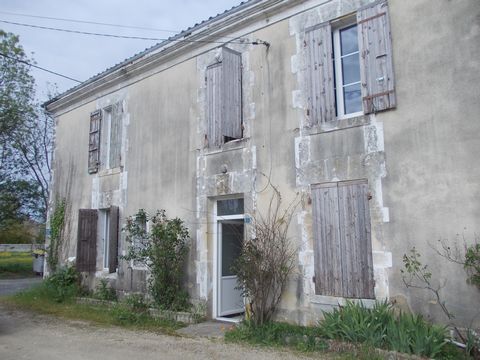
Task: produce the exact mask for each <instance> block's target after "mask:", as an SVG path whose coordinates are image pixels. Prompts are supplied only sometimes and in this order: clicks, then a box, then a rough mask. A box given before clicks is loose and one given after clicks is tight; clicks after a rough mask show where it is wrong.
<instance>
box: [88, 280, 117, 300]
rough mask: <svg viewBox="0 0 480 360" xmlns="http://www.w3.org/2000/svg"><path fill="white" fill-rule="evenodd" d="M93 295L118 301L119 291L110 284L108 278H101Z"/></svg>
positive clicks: (96, 297)
mask: <svg viewBox="0 0 480 360" xmlns="http://www.w3.org/2000/svg"><path fill="white" fill-rule="evenodd" d="M93 297H94V298H95V299H98V300H105V301H117V293H116V292H115V289H114V288H112V287H111V286H110V285H108V281H107V280H106V279H100V282H99V283H98V284H97V286H96V288H95V292H94V293H93Z"/></svg>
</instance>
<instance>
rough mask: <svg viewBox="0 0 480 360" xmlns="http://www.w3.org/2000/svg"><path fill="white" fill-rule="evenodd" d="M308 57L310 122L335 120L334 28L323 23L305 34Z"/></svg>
mask: <svg viewBox="0 0 480 360" xmlns="http://www.w3.org/2000/svg"><path fill="white" fill-rule="evenodd" d="M305 47H306V56H307V86H308V90H307V122H308V124H309V126H312V125H316V124H321V123H324V122H327V121H331V120H333V119H334V118H335V90H334V87H335V84H334V71H333V58H332V55H333V50H332V29H331V26H330V24H323V25H319V26H316V27H314V28H311V29H308V30H307V31H306V33H305Z"/></svg>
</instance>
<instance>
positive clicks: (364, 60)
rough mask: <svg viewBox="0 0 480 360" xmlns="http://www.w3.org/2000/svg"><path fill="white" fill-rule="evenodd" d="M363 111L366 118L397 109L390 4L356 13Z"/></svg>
mask: <svg viewBox="0 0 480 360" xmlns="http://www.w3.org/2000/svg"><path fill="white" fill-rule="evenodd" d="M357 22H358V26H359V32H358V36H359V44H358V45H359V50H360V54H361V56H360V69H361V79H362V99H363V110H364V112H365V113H366V114H370V113H375V112H378V111H383V110H387V109H390V108H394V107H395V106H396V98H395V82H394V75H393V60H392V41H391V33H390V20H389V15H388V4H387V3H386V2H381V3H377V4H375V5H373V6H369V7H365V8H363V9H360V10H359V11H358V12H357Z"/></svg>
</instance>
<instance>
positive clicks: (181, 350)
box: [0, 304, 308, 360]
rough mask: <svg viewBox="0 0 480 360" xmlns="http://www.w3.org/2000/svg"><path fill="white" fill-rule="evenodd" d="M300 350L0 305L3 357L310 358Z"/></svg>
mask: <svg viewBox="0 0 480 360" xmlns="http://www.w3.org/2000/svg"><path fill="white" fill-rule="evenodd" d="M307 358H308V357H302V356H301V355H298V354H293V353H290V352H280V351H273V350H268V349H257V348H250V347H244V346H239V345H232V344H225V343H223V342H222V341H212V340H208V339H205V338H186V337H174V336H167V335H157V334H153V333H148V332H134V331H129V330H124V329H121V328H116V327H112V328H101V327H97V326H93V325H90V324H88V323H85V322H81V321H68V320H63V319H56V318H52V317H49V316H44V315H37V314H30V313H24V312H19V311H12V310H10V309H7V308H5V307H4V306H3V305H1V304H0V359H2V360H14V359H15V360H17V359H35V360H44V359H45V360H47V359H48V360H56V359H58V360H67V359H68V360H76V359H88V360H91V359H101V360H109V359H112V360H127V359H128V360H135V359H141V360H148V359H182V360H188V359H222V360H224V359H226V360H235V359H265V360H267V359H272V360H273V359H307Z"/></svg>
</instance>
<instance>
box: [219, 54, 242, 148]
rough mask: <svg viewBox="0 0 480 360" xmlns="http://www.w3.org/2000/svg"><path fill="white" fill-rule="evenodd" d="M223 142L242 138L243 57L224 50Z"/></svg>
mask: <svg viewBox="0 0 480 360" xmlns="http://www.w3.org/2000/svg"><path fill="white" fill-rule="evenodd" d="M222 70H223V92H222V96H223V101H222V107H223V116H222V119H223V121H222V136H223V139H222V140H223V142H224V143H225V142H228V141H229V140H232V139H241V138H242V56H241V54H240V53H238V52H235V51H233V50H230V49H228V48H223V61H222Z"/></svg>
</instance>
